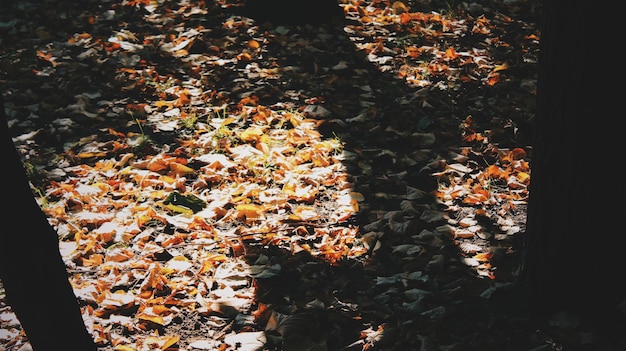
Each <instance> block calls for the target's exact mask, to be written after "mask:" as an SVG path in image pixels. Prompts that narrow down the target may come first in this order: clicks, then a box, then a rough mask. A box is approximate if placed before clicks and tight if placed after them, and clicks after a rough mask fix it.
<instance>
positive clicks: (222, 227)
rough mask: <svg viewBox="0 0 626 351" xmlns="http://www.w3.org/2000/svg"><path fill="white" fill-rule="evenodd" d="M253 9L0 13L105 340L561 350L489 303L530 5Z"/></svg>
mask: <svg viewBox="0 0 626 351" xmlns="http://www.w3.org/2000/svg"><path fill="white" fill-rule="evenodd" d="M240 5H241V2H239V1H234V0H233V1H226V0H220V1H214V2H205V1H181V2H159V1H127V0H123V1H118V0H111V1H105V2H100V1H82V2H78V3H76V2H65V1H57V2H47V1H43V2H28V1H26V2H20V4H19V6H17V5H16V6H13V8H12V9H11V10H10V11H9V12H8V13H7V14H3V15H2V21H1V22H0V24H1V25H0V31H2V32H3V39H2V42H1V43H2V60H1V62H2V67H1V69H0V71H1V72H2V76H3V77H2V79H3V81H4V83H5V84H4V87H3V93H4V94H5V97H6V105H7V106H6V108H7V114H8V116H9V119H10V123H11V127H12V130H13V132H14V135H15V139H14V141H15V143H16V147H17V148H18V150H19V151H20V152H21V153H22V155H23V157H24V160H25V162H26V164H27V165H28V166H29V167H30V168H29V169H30V170H31V171H32V172H31V174H30V176H31V181H32V183H33V186H34V187H35V189H36V190H37V193H38V194H39V197H38V200H39V201H40V204H41V207H42V209H43V210H44V212H45V213H46V214H47V215H48V217H49V220H50V223H51V225H53V226H54V227H55V229H56V230H57V232H58V233H59V239H60V249H61V252H62V255H63V257H64V260H65V261H66V264H67V267H68V272H69V273H70V280H71V283H72V285H73V287H74V290H75V294H76V295H77V297H78V299H79V301H80V302H81V305H82V311H83V317H84V319H85V322H86V325H87V327H88V329H89V331H90V332H91V334H92V335H93V336H94V339H95V340H96V342H97V343H98V345H99V346H100V348H101V350H103V351H104V350H122V351H124V350H154V349H159V350H176V349H179V350H262V349H267V350H340V349H345V350H374V349H380V350H386V349H396V348H398V347H401V348H403V349H407V347H408V348H410V349H421V350H425V349H448V350H452V349H454V350H457V349H458V350H461V349H462V350H468V349H480V348H487V349H492V348H494V347H500V348H502V347H508V348H510V349H520V350H521V349H530V348H531V347H542V346H546V345H549V342H552V341H549V340H552V339H550V338H549V337H546V336H544V335H543V334H542V336H537V335H535V333H534V330H533V329H532V328H531V327H530V326H529V325H528V320H527V319H526V318H518V319H515V320H508V321H507V320H503V317H502V314H501V313H502V312H501V311H500V310H499V308H501V307H502V306H497V307H493V306H492V305H493V304H490V301H491V300H492V295H497V294H499V293H500V292H502V291H505V292H506V289H507V287H510V285H511V283H512V282H513V281H514V280H515V276H516V273H517V270H518V268H519V267H518V264H519V250H520V248H519V242H520V236H521V234H522V233H523V231H524V221H525V204H526V199H527V197H528V190H527V186H528V184H529V181H530V168H529V159H530V154H531V151H532V150H531V147H530V146H529V140H530V134H531V132H532V131H531V128H530V127H529V125H530V120H531V118H532V115H533V113H534V110H533V109H534V94H535V81H536V75H535V65H536V59H537V51H538V37H539V35H538V32H537V29H536V24H535V23H534V22H533V19H534V18H533V14H536V13H535V12H533V11H536V9H533V8H532V6H533V4H532V2H526V1H517V2H507V3H503V4H501V6H495V7H493V8H492V7H491V4H490V3H489V2H485V3H484V4H483V3H482V2H475V3H465V2H460V3H458V4H457V5H455V7H451V6H450V5H449V4H446V5H445V6H444V4H443V3H440V2H438V1H426V2H417V1H408V0H407V1H403V2H400V1H397V2H394V3H388V2H382V1H372V2H363V1H352V0H346V1H341V2H339V3H338V5H340V6H341V8H342V9H343V11H344V14H345V16H346V22H345V26H344V27H343V28H336V27H333V26H331V25H321V26H316V27H312V26H310V25H306V24H302V25H286V26H285V25H282V26H275V27H274V26H271V25H269V24H264V23H257V22H256V21H255V20H254V18H248V17H244V16H241V15H237V11H236V9H237V8H238V6H240ZM31 15H32V16H31ZM341 29H342V30H341ZM490 306H491V307H490ZM1 316H2V319H0V321H1V322H2V329H3V334H2V336H1V337H2V339H1V340H2V343H3V344H4V345H5V348H7V349H15V350H17V349H19V348H20V347H22V346H24V345H25V343H26V342H27V338H26V337H25V336H24V335H23V334H20V332H19V330H20V327H19V323H18V322H17V321H16V320H15V318H13V317H10V308H8V307H7V306H5V305H3V307H2V314H1ZM5 317H6V318H5ZM51 322H52V321H51ZM507 328H508V329H507ZM503 330H506V331H507V332H506V334H507V335H506V336H505V335H502V334H503ZM548 339H549V340H548ZM407 345H409V346H407ZM521 345H523V347H521ZM550 345H552V344H550Z"/></svg>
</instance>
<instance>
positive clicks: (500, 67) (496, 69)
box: [493, 62, 509, 72]
mask: <svg viewBox="0 0 626 351" xmlns="http://www.w3.org/2000/svg"><path fill="white" fill-rule="evenodd" d="M508 68H509V65H507V64H506V62H505V63H503V64H501V65H498V66H496V67H495V68H494V69H493V72H498V71H504V70H506V69H508Z"/></svg>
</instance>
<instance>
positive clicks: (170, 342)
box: [161, 336, 180, 350]
mask: <svg viewBox="0 0 626 351" xmlns="http://www.w3.org/2000/svg"><path fill="white" fill-rule="evenodd" d="M178 340H180V337H179V336H172V337H170V338H169V339H168V340H167V341H166V342H165V343H164V344H163V346H161V350H166V349H167V348H169V347H170V346H172V345H174V344H175V343H177V342H178Z"/></svg>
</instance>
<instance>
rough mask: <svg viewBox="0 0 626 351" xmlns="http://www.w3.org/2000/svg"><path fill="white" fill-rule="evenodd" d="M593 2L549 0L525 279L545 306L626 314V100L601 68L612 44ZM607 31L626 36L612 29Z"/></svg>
mask: <svg viewBox="0 0 626 351" xmlns="http://www.w3.org/2000/svg"><path fill="white" fill-rule="evenodd" d="M591 7H593V6H591ZM589 10H590V5H589V4H588V3H586V2H584V1H567V2H559V1H544V2H543V10H542V11H543V16H544V17H543V23H542V28H541V48H540V49H541V51H540V63H539V69H540V71H539V85H538V100H537V116H536V124H535V128H534V137H535V140H534V142H533V153H532V163H531V169H532V180H531V185H530V200H529V205H528V218H527V233H526V240H527V241H526V259H525V262H524V268H523V270H522V279H521V282H522V284H523V285H524V287H525V288H526V291H527V293H528V297H529V299H530V307H531V308H532V310H533V311H534V312H535V313H536V314H547V313H552V312H558V311H570V312H576V313H578V314H582V315H585V316H590V317H593V318H595V317H600V318H599V319H606V317H609V316H611V317H612V316H616V317H619V318H622V317H623V315H622V314H621V313H620V312H618V310H617V308H616V306H617V305H618V304H619V303H620V301H622V300H623V299H624V298H625V297H626V290H625V288H624V279H625V277H626V259H625V258H624V250H625V249H626V240H625V239H626V235H625V234H624V225H623V223H622V222H623V218H624V216H625V215H626V211H624V210H625V208H624V204H623V202H622V201H623V199H624V188H625V186H624V183H623V179H621V178H620V177H611V176H610V174H611V173H612V171H611V168H613V167H616V166H615V164H616V163H619V162H622V161H623V159H624V157H623V151H621V150H619V148H617V147H615V146H616V145H615V144H616V143H617V141H618V140H619V137H620V136H619V135H618V134H617V131H618V128H617V127H618V125H617V124H616V123H620V122H617V119H616V117H617V115H615V113H616V111H620V110H621V111H623V107H622V106H620V105H619V104H621V101H620V100H619V99H618V98H616V96H615V90H614V89H617V88H615V87H614V85H613V84H612V83H611V81H612V80H614V77H612V76H611V75H610V74H607V73H606V72H603V71H602V70H596V69H593V68H592V66H593V65H594V63H600V62H601V61H602V58H601V55H600V56H599V53H600V52H602V51H603V50H604V49H602V47H603V46H602V45H601V43H602V41H601V40H598V39H597V38H595V37H594V36H593V35H591V33H590V32H589V28H588V27H587V26H585V25H584V23H586V22H587V21H588V18H589V16H590V13H589ZM604 21H607V20H604ZM607 22H608V21H607ZM603 37H604V38H607V37H608V38H611V37H612V38H615V40H619V34H618V33H617V32H613V33H611V32H610V31H608V30H607V31H603ZM607 42H609V41H607ZM617 84H622V83H621V82H620V83H617ZM622 114H623V112H622Z"/></svg>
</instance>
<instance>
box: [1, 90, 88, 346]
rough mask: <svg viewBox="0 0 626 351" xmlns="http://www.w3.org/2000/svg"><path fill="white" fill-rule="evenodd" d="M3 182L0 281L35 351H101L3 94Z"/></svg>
mask: <svg viewBox="0 0 626 351" xmlns="http://www.w3.org/2000/svg"><path fill="white" fill-rule="evenodd" d="M0 119H2V121H0V133H1V135H0V137H1V138H2V152H3V156H4V157H3V167H2V180H3V185H4V187H5V190H4V197H3V202H4V206H3V207H2V218H3V220H2V225H3V229H2V233H1V234H0V280H1V281H2V285H3V286H4V289H5V292H6V299H7V302H8V304H9V305H10V306H11V308H12V309H13V311H14V312H15V314H16V315H17V317H18V319H19V320H20V323H21V324H22V327H23V328H24V331H25V332H26V335H27V337H28V340H29V342H30V344H31V346H32V347H33V350H34V351H40V350H41V351H44V350H85V351H90V350H96V346H95V344H94V342H93V340H92V338H91V336H90V335H89V333H88V332H87V329H86V328H85V324H84V321H83V319H82V316H81V314H80V308H79V304H78V301H77V299H76V296H75V295H74V292H73V290H72V287H71V285H70V283H69V280H68V275H67V271H66V267H65V264H64V262H63V260H62V258H61V254H60V253H59V241H58V237H57V233H56V231H55V230H54V229H53V228H52V227H51V226H50V225H49V223H48V220H47V217H46V216H45V214H44V213H43V212H42V211H41V209H40V207H39V205H38V204H37V202H36V201H35V197H34V194H33V192H32V190H31V188H30V185H29V183H28V180H27V177H26V174H25V170H24V167H23V164H22V161H21V158H20V156H19V154H18V153H17V150H16V149H15V146H14V144H13V140H12V138H11V134H10V131H9V128H8V125H7V118H6V116H5V112H4V103H3V99H2V96H0Z"/></svg>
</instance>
